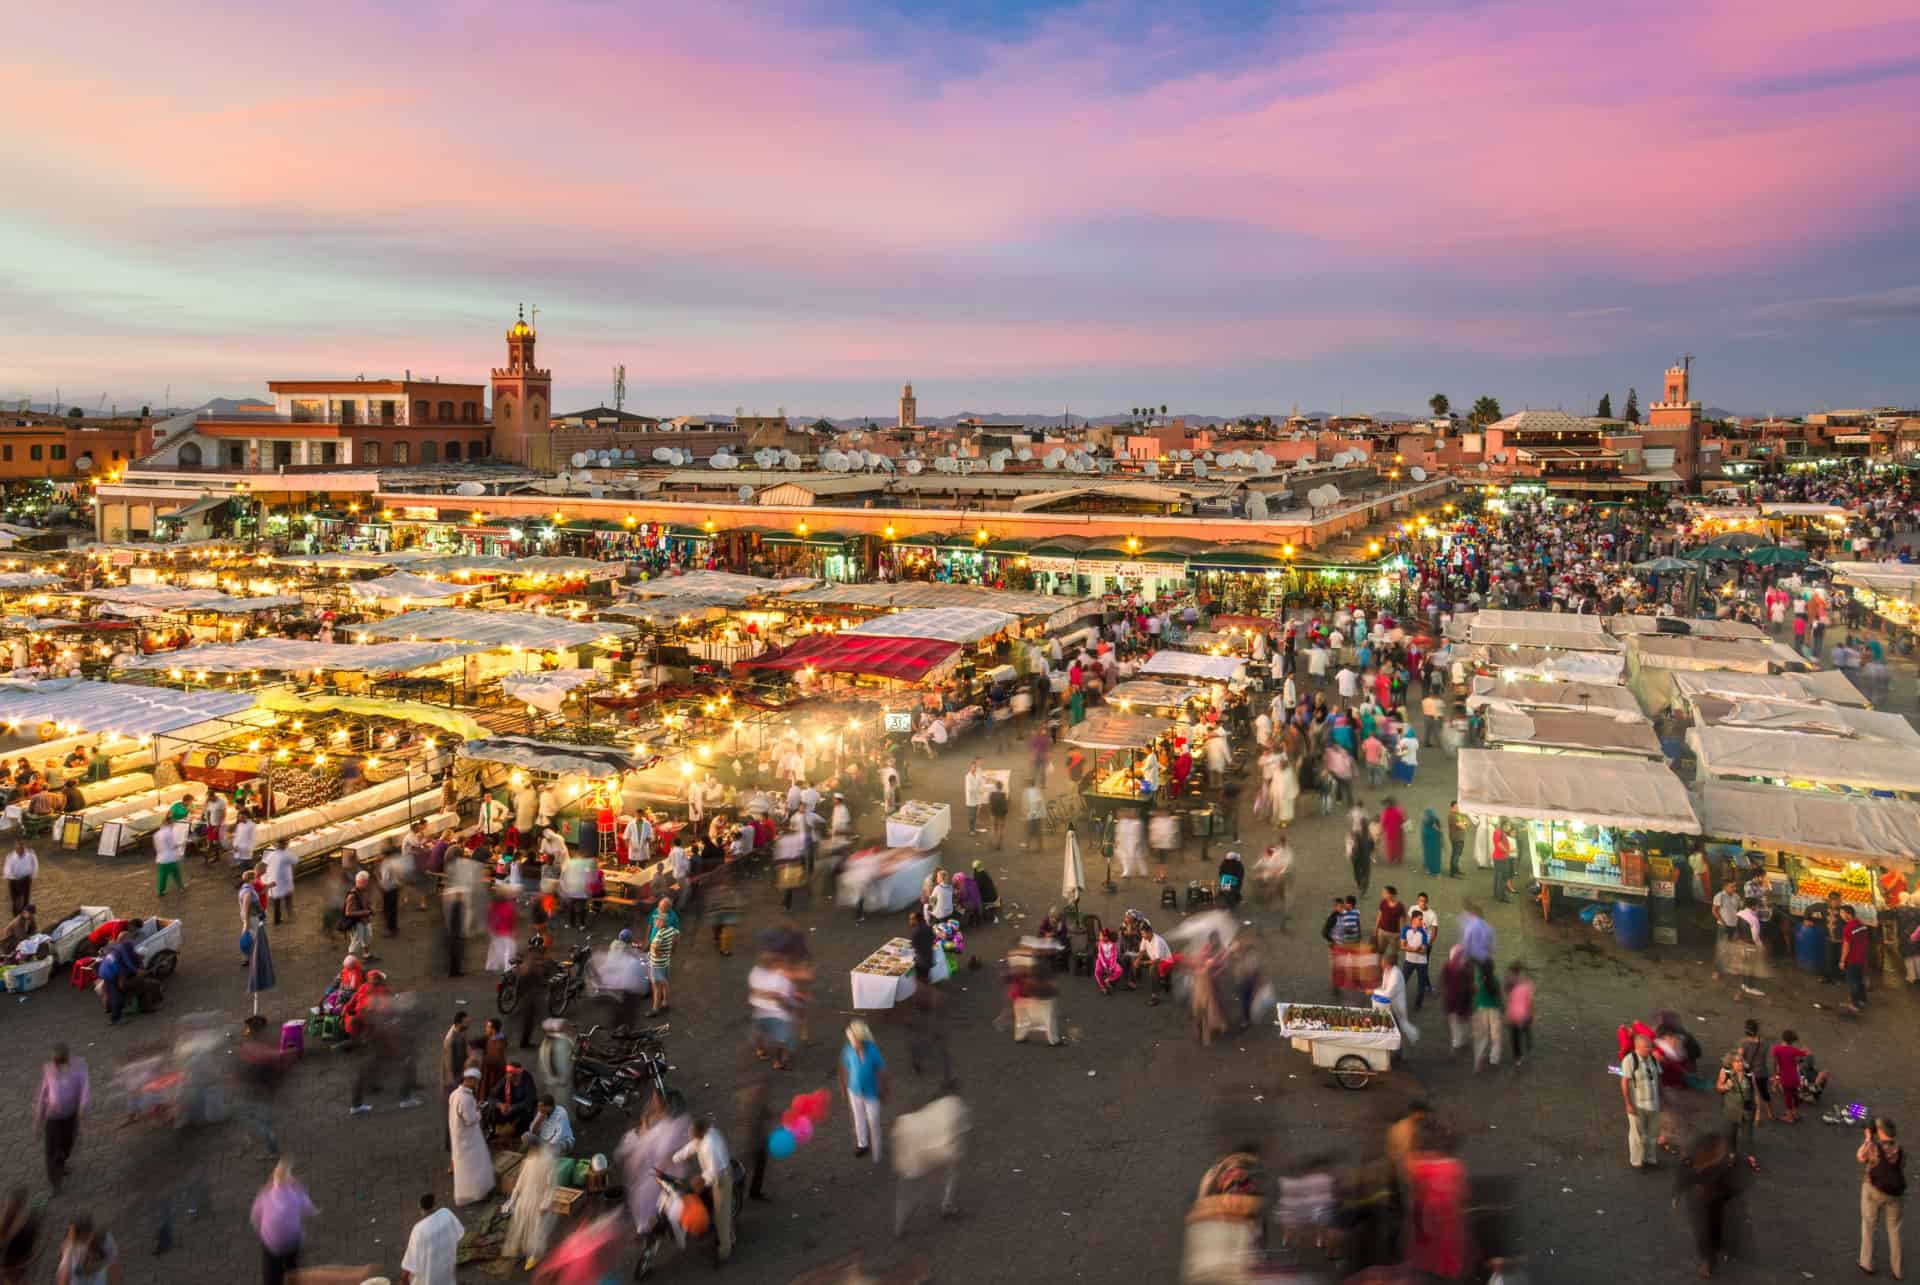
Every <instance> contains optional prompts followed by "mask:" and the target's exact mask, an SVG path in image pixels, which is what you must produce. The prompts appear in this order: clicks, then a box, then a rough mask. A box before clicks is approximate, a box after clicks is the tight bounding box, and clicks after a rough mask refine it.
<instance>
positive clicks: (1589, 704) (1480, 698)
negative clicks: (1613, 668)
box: [1467, 675, 1640, 714]
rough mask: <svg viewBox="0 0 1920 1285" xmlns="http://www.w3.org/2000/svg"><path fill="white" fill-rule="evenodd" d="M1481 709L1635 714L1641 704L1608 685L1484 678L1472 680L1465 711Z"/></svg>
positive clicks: (1625, 693)
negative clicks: (1508, 708) (1483, 707)
mask: <svg viewBox="0 0 1920 1285" xmlns="http://www.w3.org/2000/svg"><path fill="white" fill-rule="evenodd" d="M1482 705H1511V706H1515V707H1518V708H1522V709H1576V710H1594V711H1596V712H1607V711H1611V712H1614V713H1619V714H1638V713H1639V712H1640V702H1639V701H1637V700H1635V699H1634V698H1633V693H1632V692H1630V691H1628V690H1627V689H1626V688H1624V687H1616V686H1614V685H1613V684H1611V683H1577V682H1575V683H1562V682H1548V681H1542V680H1540V679H1536V678H1513V679H1500V678H1492V677H1488V676H1485V675H1479V676H1476V677H1475V678H1474V680H1473V692H1472V694H1471V695H1469V696H1468V697H1467V708H1468V709H1479V708H1480V707H1481V706H1482Z"/></svg>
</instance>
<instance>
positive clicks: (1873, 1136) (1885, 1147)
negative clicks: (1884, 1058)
mask: <svg viewBox="0 0 1920 1285" xmlns="http://www.w3.org/2000/svg"><path fill="white" fill-rule="evenodd" d="M1898 1136H1899V1134H1898V1132H1897V1131H1896V1130H1895V1129H1894V1127H1893V1121H1891V1120H1889V1119H1887V1118H1886V1117H1884V1116H1882V1117H1881V1118H1879V1119H1877V1120H1875V1121H1874V1122H1873V1127H1872V1128H1870V1129H1867V1130H1866V1138H1865V1140H1864V1141H1862V1142H1861V1144H1860V1149H1859V1150H1858V1151H1856V1152H1855V1153H1854V1157H1853V1158H1854V1159H1855V1160H1857V1161H1859V1162H1860V1164H1861V1165H1862V1166H1863V1168H1864V1172H1863V1173H1862V1174H1861V1179H1860V1270H1861V1271H1862V1272H1865V1273H1866V1274H1867V1275H1869V1276H1871V1275H1873V1236H1874V1227H1875V1226H1876V1225H1877V1224H1878V1223H1880V1222H1881V1221H1882V1220H1883V1219H1884V1220H1885V1222H1886V1224H1887V1266H1888V1267H1890V1268H1892V1270H1893V1278H1894V1279H1895V1280H1899V1279H1900V1205H1901V1200H1902V1197H1904V1196H1905V1195H1906V1192H1907V1154H1906V1152H1904V1151H1902V1150H1901V1149H1900V1143H1899V1142H1898V1141H1897V1138H1898Z"/></svg>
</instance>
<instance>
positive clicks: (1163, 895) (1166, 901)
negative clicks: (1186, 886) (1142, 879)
mask: <svg viewBox="0 0 1920 1285" xmlns="http://www.w3.org/2000/svg"><path fill="white" fill-rule="evenodd" d="M1160 905H1161V906H1162V907H1163V908H1165V909H1167V910H1178V909H1180V893H1179V891H1178V890H1177V889H1174V888H1162V889H1161V890H1160Z"/></svg>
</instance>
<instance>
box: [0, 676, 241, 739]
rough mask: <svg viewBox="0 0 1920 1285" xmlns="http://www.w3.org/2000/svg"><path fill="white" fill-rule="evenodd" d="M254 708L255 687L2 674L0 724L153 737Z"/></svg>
mask: <svg viewBox="0 0 1920 1285" xmlns="http://www.w3.org/2000/svg"><path fill="white" fill-rule="evenodd" d="M251 708H253V693H252V692H177V691H174V690H172V689H171V688H166V687H138V686H135V685H133V684H131V683H95V682H86V681H83V680H81V679H74V678H55V679H47V680H44V681H41V682H11V681H7V680H3V679H0V723H4V724H5V725H7V726H8V727H26V726H29V725H31V724H35V723H57V724H59V725H60V726H61V727H62V728H70V729H71V730H72V732H76V733H77V732H118V733H119V734H120V735H122V736H150V735H156V734H159V733H163V732H176V731H179V730H180V729H181V728H183V727H192V726H194V725H195V724H198V723H204V722H207V721H208V720H209V719H215V718H228V717H231V716H234V715H237V714H240V713H243V712H245V711H246V710H249V709H251Z"/></svg>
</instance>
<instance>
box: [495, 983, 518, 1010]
mask: <svg viewBox="0 0 1920 1285" xmlns="http://www.w3.org/2000/svg"><path fill="white" fill-rule="evenodd" d="M497 1002H498V1004H499V1006H500V1012H501V1013H502V1014H506V1013H511V1012H512V1011H513V1010H514V1009H516V1008H518V1007H519V1006H520V983H519V982H517V981H515V980H514V979H513V978H511V977H509V978H507V979H506V980H505V981H502V982H501V983H500V994H499V996H498V999H497Z"/></svg>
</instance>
